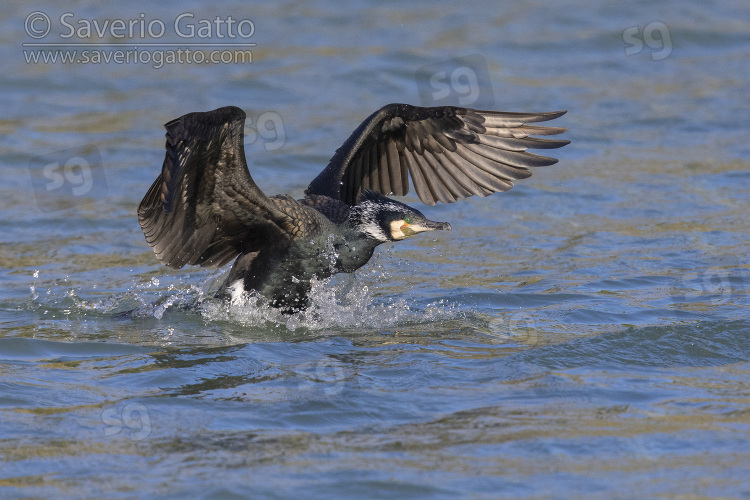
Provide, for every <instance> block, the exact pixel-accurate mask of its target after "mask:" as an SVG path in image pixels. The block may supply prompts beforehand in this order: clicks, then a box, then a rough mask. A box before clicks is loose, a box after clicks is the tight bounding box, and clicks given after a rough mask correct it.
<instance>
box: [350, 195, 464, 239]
mask: <svg viewBox="0 0 750 500" xmlns="http://www.w3.org/2000/svg"><path fill="white" fill-rule="evenodd" d="M349 224H350V225H351V226H352V227H354V228H355V229H357V230H359V231H360V232H362V233H364V234H366V235H367V236H369V237H371V238H372V239H375V240H378V241H380V242H386V241H398V240H403V239H405V238H408V237H409V236H413V235H415V234H417V233H422V232H424V231H434V230H436V229H443V230H446V231H450V230H451V225H450V224H448V223H447V222H434V221H431V220H429V219H427V218H426V217H425V216H424V215H422V212H420V211H419V210H416V209H414V208H411V207H410V206H408V205H404V204H403V203H400V202H398V201H396V200H392V199H390V198H386V197H385V196H383V195H381V194H379V193H376V192H374V191H363V192H362V193H361V194H360V195H359V198H358V199H357V204H356V205H354V206H353V207H352V209H351V212H350V213H349Z"/></svg>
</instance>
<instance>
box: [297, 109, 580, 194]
mask: <svg viewBox="0 0 750 500" xmlns="http://www.w3.org/2000/svg"><path fill="white" fill-rule="evenodd" d="M563 114H565V111H556V112H551V113H509V112H501V111H477V110H473V109H469V108H459V107H453V106H443V107H435V108H423V107H417V106H410V105H407V104H389V105H388V106H385V107H383V108H381V109H380V110H378V111H376V112H375V113H373V114H372V115H370V117H369V118H367V119H366V120H365V121H364V122H362V124H361V125H360V126H359V127H357V129H356V130H355V131H354V132H353V133H352V135H351V136H350V137H349V139H348V140H347V141H346V142H345V143H344V144H343V145H342V146H341V147H340V148H339V149H338V150H337V151H336V154H335V155H334V156H333V158H331V161H330V162H329V163H328V166H326V168H325V169H324V170H323V171H322V172H321V173H320V174H319V175H318V176H317V177H316V178H315V179H314V180H313V181H312V182H311V183H310V185H309V186H308V188H307V191H306V193H307V194H311V195H312V194H317V195H325V196H329V197H332V198H336V199H340V200H343V201H344V202H346V203H348V204H349V205H354V204H356V202H357V198H358V196H359V194H360V193H361V192H362V191H365V190H368V189H370V190H374V191H378V192H380V193H382V194H386V195H387V194H389V193H394V194H396V195H399V196H401V195H405V194H407V193H408V192H409V177H411V182H412V184H413V186H414V189H415V191H416V193H417V196H419V198H420V200H422V202H424V203H426V204H428V205H433V204H435V203H436V202H438V201H442V202H444V203H452V202H454V201H457V200H459V199H462V198H467V197H469V196H472V195H477V196H487V195H488V194H491V193H493V192H496V191H507V190H508V189H510V188H511V187H513V181H515V180H518V179H524V178H526V177H529V176H530V175H531V171H530V170H529V168H530V167H542V166H548V165H552V164H554V163H556V162H557V160H556V159H554V158H549V157H546V156H541V155H537V154H533V153H529V152H528V151H527V150H528V149H555V148H559V147H562V146H565V145H566V144H568V143H569V142H570V141H566V140H559V139H540V138H538V137H531V136H532V135H541V136H545V135H556V134H560V133H563V132H565V131H566V130H567V129H565V128H563V127H544V126H536V125H528V124H529V123H535V122H543V121H547V120H552V119H555V118H558V117H560V116H562V115H563Z"/></svg>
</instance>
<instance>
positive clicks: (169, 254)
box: [138, 107, 294, 268]
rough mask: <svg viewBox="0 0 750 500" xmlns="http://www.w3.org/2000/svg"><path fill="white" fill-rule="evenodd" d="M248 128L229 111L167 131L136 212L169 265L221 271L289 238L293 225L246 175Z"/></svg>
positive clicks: (184, 120)
mask: <svg viewBox="0 0 750 500" xmlns="http://www.w3.org/2000/svg"><path fill="white" fill-rule="evenodd" d="M244 123H245V113H244V111H242V110H241V109H239V108H235V107H225V108H219V109H216V110H214V111H208V112H203V113H190V114H187V115H184V116H182V117H180V118H177V119H176V120H172V121H170V122H169V123H167V124H166V125H165V127H166V129H167V133H166V137H167V141H166V155H165V158H164V163H163V165H162V171H161V174H160V175H159V176H158V177H157V178H156V181H154V183H153V184H152V185H151V188H150V189H149V190H148V192H147V193H146V196H145V197H144V198H143V200H142V201H141V204H140V206H139V207H138V221H139V222H140V224H141V228H142V229H143V234H144V235H145V237H146V241H147V242H148V244H149V245H151V247H152V248H153V250H154V253H155V254H156V256H157V257H158V258H159V260H161V261H162V262H163V263H164V264H166V265H168V266H170V267H174V268H180V267H182V266H184V265H185V264H198V265H201V266H209V265H218V266H221V265H224V264H226V263H228V262H230V261H231V260H232V259H233V258H234V257H236V256H237V255H239V254H241V253H246V252H250V251H255V250H257V249H258V248H260V246H261V245H263V244H268V242H269V241H271V242H274V241H278V242H281V241H285V240H288V239H289V237H290V234H291V231H292V230H293V227H294V221H293V220H292V219H291V218H290V217H289V216H288V215H286V214H285V213H283V212H281V211H280V210H279V209H278V208H277V207H276V205H274V204H273V202H272V201H271V200H270V199H269V198H268V197H267V196H266V195H265V194H263V192H262V191H261V190H260V189H259V188H258V186H257V185H256V184H255V182H254V181H253V179H252V177H251V176H250V172H249V171H248V169H247V163H246V161H245V152H244V145H243V128H244Z"/></svg>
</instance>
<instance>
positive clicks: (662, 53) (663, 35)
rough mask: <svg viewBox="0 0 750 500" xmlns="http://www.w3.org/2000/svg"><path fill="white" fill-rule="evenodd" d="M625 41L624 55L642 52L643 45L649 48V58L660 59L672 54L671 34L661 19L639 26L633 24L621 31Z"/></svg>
mask: <svg viewBox="0 0 750 500" xmlns="http://www.w3.org/2000/svg"><path fill="white" fill-rule="evenodd" d="M622 41H623V42H625V55H626V56H634V55H636V54H640V53H641V52H643V49H644V48H645V47H648V48H649V49H651V60H652V61H661V60H662V59H666V58H667V57H669V56H670V55H672V35H671V34H670V33H669V27H668V26H667V25H666V24H664V23H663V22H661V21H653V22H650V23H648V24H647V25H646V26H644V27H643V29H642V30H641V28H640V27H639V26H633V27H631V28H627V29H625V30H624V31H623V32H622Z"/></svg>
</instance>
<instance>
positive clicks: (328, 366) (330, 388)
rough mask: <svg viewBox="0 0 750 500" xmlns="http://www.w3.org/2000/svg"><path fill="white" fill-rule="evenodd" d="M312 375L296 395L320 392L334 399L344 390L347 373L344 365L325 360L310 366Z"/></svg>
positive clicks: (336, 361) (301, 385)
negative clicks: (307, 391)
mask: <svg viewBox="0 0 750 500" xmlns="http://www.w3.org/2000/svg"><path fill="white" fill-rule="evenodd" d="M308 368H310V369H311V370H310V371H311V373H310V375H309V376H307V377H306V380H305V381H304V382H302V383H301V384H300V385H299V388H298V390H297V391H296V394H299V393H300V392H304V391H305V390H311V389H312V390H319V391H320V392H322V393H323V394H324V395H325V396H327V397H332V396H335V395H337V394H338V393H340V392H341V391H343V390H344V385H345V384H346V380H347V373H346V370H345V369H344V364H343V363H341V362H340V361H338V360H335V359H328V358H326V359H323V360H321V361H318V362H316V363H310V364H309V365H308Z"/></svg>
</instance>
